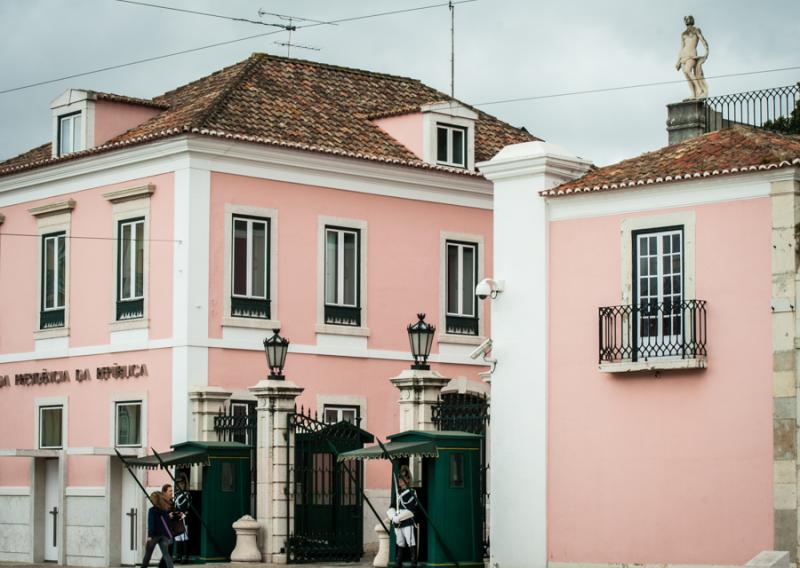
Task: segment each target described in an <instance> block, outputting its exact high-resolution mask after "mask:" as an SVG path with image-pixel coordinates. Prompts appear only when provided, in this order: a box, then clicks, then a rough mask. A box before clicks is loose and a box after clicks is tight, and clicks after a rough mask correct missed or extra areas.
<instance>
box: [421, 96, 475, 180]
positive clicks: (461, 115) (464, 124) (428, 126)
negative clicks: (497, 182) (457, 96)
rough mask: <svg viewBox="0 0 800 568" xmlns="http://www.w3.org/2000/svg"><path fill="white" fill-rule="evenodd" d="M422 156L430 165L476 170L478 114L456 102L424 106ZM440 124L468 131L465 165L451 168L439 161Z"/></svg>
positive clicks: (422, 109)
mask: <svg viewBox="0 0 800 568" xmlns="http://www.w3.org/2000/svg"><path fill="white" fill-rule="evenodd" d="M420 110H421V111H422V130H423V133H424V135H423V138H422V155H423V158H424V160H425V161H426V162H428V163H429V164H438V165H444V166H448V167H457V168H466V169H468V170H474V169H475V123H476V121H477V119H478V113H477V112H475V111H474V110H472V109H470V108H468V107H466V106H464V105H462V104H460V103H458V102H456V101H446V102H441V103H433V104H427V105H422V108H421V109H420ZM439 124H442V125H448V126H456V127H460V128H464V129H466V134H467V135H466V145H467V146H466V154H465V160H466V163H465V164H464V165H459V166H449V165H447V164H444V163H442V162H439V161H438V159H437V158H438V156H437V142H438V140H437V137H438V129H437V126H438V125H439Z"/></svg>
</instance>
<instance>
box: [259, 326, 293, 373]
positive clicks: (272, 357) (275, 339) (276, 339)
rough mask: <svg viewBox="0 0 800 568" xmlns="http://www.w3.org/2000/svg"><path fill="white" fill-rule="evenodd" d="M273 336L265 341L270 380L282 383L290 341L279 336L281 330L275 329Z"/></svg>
mask: <svg viewBox="0 0 800 568" xmlns="http://www.w3.org/2000/svg"><path fill="white" fill-rule="evenodd" d="M272 331H273V334H274V335H273V336H272V337H269V338H267V339H265V340H264V351H266V352H267V366H269V378H270V379H276V380H279V381H282V380H283V379H284V376H283V366H284V364H285V363H286V352H287V351H288V350H289V340H288V339H286V338H285V337H281V336H280V335H278V332H279V331H280V329H273V330H272Z"/></svg>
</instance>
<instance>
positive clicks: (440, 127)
mask: <svg viewBox="0 0 800 568" xmlns="http://www.w3.org/2000/svg"><path fill="white" fill-rule="evenodd" d="M468 130H469V129H468V128H467V127H464V126H456V125H453V124H447V123H445V122H438V123H436V163H437V164H442V165H444V166H452V167H454V168H466V167H467V162H468V161H469V160H468V158H467V149H468V147H469V141H468V135H469V132H468ZM441 132H444V133H445V135H446V136H447V150H446V153H447V158H445V159H444V160H442V159H440V158H439V134H440V133H441ZM454 132H460V133H461V135H462V140H463V148H462V149H461V152H462V156H463V157H464V161H463V162H456V161H455V160H454V159H453V153H454V149H455V144H454V143H453V133H454Z"/></svg>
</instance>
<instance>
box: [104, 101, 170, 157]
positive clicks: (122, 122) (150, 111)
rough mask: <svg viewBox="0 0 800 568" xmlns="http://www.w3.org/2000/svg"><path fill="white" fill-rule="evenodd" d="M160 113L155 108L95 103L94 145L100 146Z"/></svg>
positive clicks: (105, 102)
mask: <svg viewBox="0 0 800 568" xmlns="http://www.w3.org/2000/svg"><path fill="white" fill-rule="evenodd" d="M160 112H161V111H160V110H158V109H156V108H151V107H146V106H141V105H131V104H126V103H118V102H113V101H104V100H100V101H95V104H94V144H95V146H100V145H101V144H103V143H105V142H108V141H109V140H111V139H112V138H114V137H115V136H118V135H119V134H122V133H123V132H126V131H128V130H130V129H131V128H133V127H134V126H139V125H140V124H142V123H144V122H146V121H148V120H149V119H151V118H153V117H154V116H156V115H157V114H159V113H160Z"/></svg>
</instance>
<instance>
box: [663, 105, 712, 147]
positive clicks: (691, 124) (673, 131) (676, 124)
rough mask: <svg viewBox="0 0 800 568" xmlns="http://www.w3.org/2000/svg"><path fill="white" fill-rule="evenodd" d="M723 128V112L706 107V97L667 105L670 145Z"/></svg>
mask: <svg viewBox="0 0 800 568" xmlns="http://www.w3.org/2000/svg"><path fill="white" fill-rule="evenodd" d="M720 128H722V114H721V113H719V112H717V111H715V110H714V109H712V108H707V107H706V101H705V99H701V100H695V99H691V100H687V101H681V102H679V103H672V104H669V105H667V136H668V140H669V144H670V146H671V145H673V144H678V143H679V142H683V141H684V140H688V139H689V138H694V137H695V136H701V135H703V134H705V133H706V131H708V132H713V131H715V130H719V129H720Z"/></svg>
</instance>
